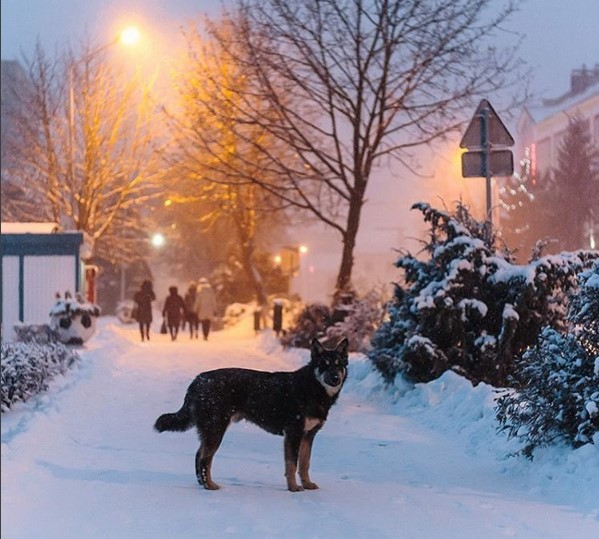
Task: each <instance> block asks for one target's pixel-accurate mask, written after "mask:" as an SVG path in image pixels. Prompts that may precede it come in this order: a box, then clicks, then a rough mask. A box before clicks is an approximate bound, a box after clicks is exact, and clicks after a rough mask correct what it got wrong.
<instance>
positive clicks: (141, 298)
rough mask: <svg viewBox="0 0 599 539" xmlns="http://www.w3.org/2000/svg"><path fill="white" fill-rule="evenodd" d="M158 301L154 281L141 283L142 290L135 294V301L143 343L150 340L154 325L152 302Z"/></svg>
mask: <svg viewBox="0 0 599 539" xmlns="http://www.w3.org/2000/svg"><path fill="white" fill-rule="evenodd" d="M155 299H156V294H154V289H153V287H152V281H149V280H145V281H144V282H143V283H141V287H140V289H139V290H138V291H137V292H135V295H134V296H133V301H134V302H135V307H134V314H135V316H134V318H135V319H136V320H137V322H138V324H139V332H140V333H141V341H142V342H143V341H144V340H146V339H147V340H148V341H149V340H150V325H151V324H152V302H153V301H154V300H155Z"/></svg>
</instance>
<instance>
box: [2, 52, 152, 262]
mask: <svg viewBox="0 0 599 539" xmlns="http://www.w3.org/2000/svg"><path fill="white" fill-rule="evenodd" d="M27 68H28V74H29V79H30V91H29V92H27V93H25V94H24V95H22V96H21V97H22V99H23V102H22V103H21V104H20V106H19V107H18V111H19V112H18V117H16V118H14V121H15V125H16V126H17V127H18V128H17V129H15V133H17V136H15V137H13V138H12V139H11V141H10V148H11V152H12V155H13V156H14V165H13V169H12V170H11V178H12V181H13V182H14V183H15V184H16V185H18V186H20V188H21V189H22V190H23V191H24V194H25V197H26V198H28V199H29V200H32V201H35V207H34V208H33V210H34V214H33V215H23V216H22V217H23V218H30V219H32V220H39V219H40V218H42V219H50V220H52V221H55V222H57V223H59V224H61V225H62V226H63V227H64V228H65V229H75V230H81V231H83V232H85V233H86V237H87V239H88V241H89V242H90V245H91V248H92V253H93V255H94V256H98V257H101V258H104V259H106V260H110V261H120V262H122V261H125V260H128V259H131V257H132V256H135V254H140V253H142V252H143V251H144V248H145V246H144V242H143V241H141V238H143V237H144V236H145V232H144V231H143V225H142V217H143V207H144V204H145V203H146V202H148V201H149V200H151V199H152V197H153V196H154V195H155V194H156V192H157V184H156V183H155V182H154V179H155V178H156V177H157V174H158V173H159V166H158V163H157V161H156V159H155V158H154V155H155V152H154V149H155V146H156V143H155V136H154V133H153V132H152V130H151V129H150V120H151V119H152V110H151V102H150V99H149V94H148V88H147V87H146V86H145V85H144V84H142V83H141V80H140V79H139V78H138V77H137V76H131V75H130V74H128V73H125V72H123V71H119V70H118V69H117V68H116V67H113V66H112V65H111V64H110V63H109V62H108V59H107V55H106V50H104V49H102V48H100V49H97V48H95V49H94V48H92V47H91V46H84V48H83V51H82V52H81V54H80V55H79V56H75V55H74V54H73V53H72V52H69V53H68V54H66V55H65V56H64V57H63V58H61V59H59V60H58V61H55V60H50V59H49V57H48V56H47V55H46V54H45V53H44V51H43V49H42V48H41V47H40V46H39V45H38V46H37V48H36V50H35V52H34V55H33V58H32V60H30V61H28V62H27ZM69 90H71V91H72V93H71V92H69ZM69 94H71V96H72V99H69Z"/></svg>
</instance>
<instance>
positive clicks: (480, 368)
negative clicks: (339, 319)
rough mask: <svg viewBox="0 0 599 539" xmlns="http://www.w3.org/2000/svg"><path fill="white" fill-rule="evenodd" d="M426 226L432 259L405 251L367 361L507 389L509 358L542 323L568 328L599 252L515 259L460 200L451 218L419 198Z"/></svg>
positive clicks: (424, 376) (416, 376)
mask: <svg viewBox="0 0 599 539" xmlns="http://www.w3.org/2000/svg"><path fill="white" fill-rule="evenodd" d="M413 208H415V209H418V210H419V211H421V212H422V214H423V216H424V220H425V222H428V223H429V224H430V238H429V241H428V243H427V244H426V245H425V248H424V253H425V255H426V256H424V257H422V258H417V257H415V256H412V255H411V254H409V253H407V254H405V255H403V256H401V257H400V258H399V260H398V261H397V263H396V266H397V267H398V268H400V269H402V270H403V282H400V283H396V286H395V293H394V297H393V299H392V300H391V302H389V304H388V307H387V315H388V320H387V321H386V322H384V323H383V324H382V325H381V327H380V328H379V329H378V330H377V331H376V332H375V334H374V335H373V338H372V349H371V351H370V352H369V354H368V355H369V358H370V359H371V361H372V362H373V363H374V365H375V366H376V367H377V368H378V370H379V371H380V372H381V373H382V374H383V375H384V376H385V378H386V379H387V380H389V381H392V380H393V379H394V378H395V376H396V375H397V373H399V372H402V373H403V374H404V375H405V376H406V378H408V379H409V380H412V381H416V382H428V381H430V380H433V379H435V378H437V377H439V376H440V375H441V374H442V373H443V372H445V371H446V370H448V369H452V370H454V371H456V372H458V373H460V374H462V375H463V376H465V377H467V378H469V379H470V380H471V381H472V382H474V383H478V382H480V381H484V382H486V383H489V384H491V385H494V386H498V387H504V386H505V385H506V384H507V381H508V377H509V375H510V374H511V373H512V371H513V358H514V356H516V355H518V354H521V353H522V352H523V351H524V350H525V349H526V348H527V347H528V346H530V345H532V344H534V343H535V342H536V340H537V338H538V335H539V332H540V330H541V328H542V327H543V326H551V327H554V328H555V329H558V330H559V329H563V328H564V327H565V324H566V314H567V312H566V310H567V295H568V293H569V292H571V291H572V290H574V289H575V288H576V286H577V277H576V276H577V273H579V272H580V271H581V270H583V269H584V268H587V267H589V266H590V265H591V263H592V260H593V259H597V258H598V257H599V254H598V253H597V252H591V251H578V252H574V253H562V254H561V255H553V256H545V257H542V258H538V259H537V260H534V261H532V262H530V263H529V264H526V265H517V264H515V263H514V262H513V258H512V256H511V255H510V253H509V252H508V251H506V250H505V249H503V250H502V249H500V248H499V247H498V246H497V245H496V241H495V237H494V235H493V234H491V233H490V231H489V227H488V223H479V222H478V221H476V220H475V219H473V218H472V217H471V216H470V214H469V212H468V210H467V209H466V208H465V207H464V206H463V205H461V204H458V205H457V207H456V211H455V213H453V214H450V213H448V212H444V211H439V210H436V209H434V208H432V207H431V206H429V205H428V204H426V203H417V204H414V206H413Z"/></svg>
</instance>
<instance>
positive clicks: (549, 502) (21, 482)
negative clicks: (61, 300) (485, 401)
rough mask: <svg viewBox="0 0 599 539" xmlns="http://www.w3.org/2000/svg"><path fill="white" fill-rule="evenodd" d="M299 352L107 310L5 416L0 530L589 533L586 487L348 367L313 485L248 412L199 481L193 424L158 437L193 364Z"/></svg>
mask: <svg viewBox="0 0 599 539" xmlns="http://www.w3.org/2000/svg"><path fill="white" fill-rule="evenodd" d="M306 353H307V352H304V351H301V352H300V351H293V352H290V353H284V352H282V351H281V349H280V348H279V347H278V345H277V344H276V343H275V341H274V340H271V339H269V337H268V336H265V337H259V338H256V337H254V336H253V335H252V334H251V332H250V331H249V330H248V331H244V330H243V328H240V329H236V330H227V331H223V332H219V333H214V334H213V335H212V337H211V340H210V341H209V342H207V343H205V342H203V341H189V338H188V336H187V335H186V334H184V335H182V336H181V337H180V340H179V341H178V342H176V343H171V342H170V340H167V338H166V337H165V336H160V335H154V336H153V340H152V342H151V343H145V344H142V343H141V342H137V332H136V331H135V329H134V328H131V327H123V326H120V325H119V324H118V323H115V322H114V320H113V319H108V321H106V320H105V319H103V324H102V325H101V331H100V332H99V334H98V335H97V336H96V337H94V339H93V340H92V342H91V343H90V345H89V347H88V349H86V350H84V351H83V352H82V357H83V358H84V361H83V366H82V367H81V368H80V369H78V370H77V371H75V372H73V373H71V374H69V376H68V377H67V379H66V380H64V381H63V382H61V383H59V384H57V386H58V387H55V388H54V389H53V391H52V392H50V393H49V394H48V395H46V396H44V397H42V398H40V399H38V400H37V401H36V402H35V403H31V404H28V405H25V406H21V407H19V408H18V409H17V410H14V411H11V412H9V413H7V414H4V415H3V418H2V420H3V421H2V539H42V538H43V539H67V538H68V539H71V538H73V539H75V538H81V539H120V538H122V539H135V538H139V539H162V538H175V539H178V538H181V539H187V538H212V537H215V538H216V537H240V538H249V539H251V538H258V537H260V538H270V537H272V538H279V537H280V538H285V539H290V538H298V539H299V538H302V539H303V538H354V537H355V538H373V539H376V538H387V537H389V538H410V539H412V538H413V539H416V538H418V539H428V538H430V539H437V538H439V539H441V538H459V539H482V538H484V539H494V538H504V537H518V538H526V539H537V538H538V539H551V538H556V539H558V538H559V539H564V538H573V539H574V538H589V539H591V538H597V537H599V509H598V507H599V502H598V501H597V499H595V500H592V499H591V500H588V499H586V497H585V496H578V497H577V496H576V495H575V493H573V490H574V489H575V487H572V488H570V486H569V485H567V484H565V485H564V489H565V492H564V493H563V495H562V492H561V490H560V485H559V484H558V485H555V484H552V483H551V481H549V485H547V480H545V481H540V480H539V481H536V480H535V477H534V474H531V473H530V464H528V463H526V464H522V465H520V466H522V469H523V470H529V471H528V472H525V473H524V474H523V475H522V476H520V475H519V474H518V473H517V471H518V468H517V467H516V464H513V459H512V461H504V462H501V461H499V460H498V459H497V458H496V452H494V451H492V450H488V451H482V450H480V445H481V443H482V442H481V440H479V441H478V442H477V439H476V436H474V437H473V434H472V432H473V431H472V429H467V428H464V429H463V430H462V432H461V433H460V432H456V430H455V429H454V428H452V423H451V422H452V421H453V420H452V419H451V418H450V419H446V420H445V421H444V420H443V418H441V417H440V416H439V415H438V414H437V415H434V414H432V413H429V414H428V415H427V414H426V413H424V412H421V411H419V410H418V407H417V406H415V405H414V402H412V401H409V399H406V401H405V402H404V403H403V404H404V405H405V406H406V407H407V408H409V409H406V413H402V410H401V407H402V401H403V399H400V401H399V402H398V403H397V406H394V405H393V403H392V402H391V400H390V399H389V400H385V399H380V400H379V399H373V398H372V397H371V398H368V397H367V396H368V394H369V392H368V391H367V390H366V389H364V386H365V385H367V384H365V383H361V382H363V380H357V379H353V378H350V380H349V381H348V384H347V386H346V388H344V390H343V393H342V395H341V398H340V399H339V403H338V404H337V405H336V406H335V407H334V408H333V409H332V410H331V413H330V416H329V421H328V422H327V425H326V426H325V427H324V429H323V430H322V432H321V433H319V435H318V436H317V438H316V441H315V444H314V453H313V458H312V477H313V479H314V480H315V481H316V482H317V483H318V484H319V485H320V487H321V488H320V490H317V491H311V492H302V493H293V494H292V493H289V492H287V491H286V490H285V481H284V477H283V450H282V438H280V437H275V436H272V435H270V434H267V433H264V432H262V431H260V430H258V429H257V428H255V427H253V426H252V425H250V424H247V423H239V424H235V425H233V426H232V427H231V428H230V429H229V431H228V432H227V435H226V436H225V439H224V441H223V444H222V446H221V449H220V450H219V452H218V454H217V456H216V458H215V461H214V466H213V475H214V478H215V480H216V481H217V482H219V483H220V484H221V486H222V489H221V490H220V491H216V492H207V491H204V490H202V489H200V488H199V487H198V485H197V483H196V480H195V476H194V455H195V451H196V449H197V439H196V435H195V432H194V431H188V432H186V433H164V434H158V433H156V432H154V431H153V430H152V425H153V422H154V420H155V419H156V417H157V416H158V415H160V414H161V413H163V412H167V411H174V410H176V409H178V408H179V406H180V404H181V402H182V399H183V395H184V392H185V389H186V388H187V385H188V384H189V382H190V381H191V379H192V378H193V377H194V376H195V375H196V374H197V373H198V372H200V371H202V370H206V369H209V368H215V367H222V366H232V365H236V366H242V367H252V368H259V369H265V370H291V369H294V368H296V367H298V366H299V365H301V364H302V363H303V362H304V361H306V360H307V355H305V354H306ZM358 363H359V364H358ZM358 363H356V371H359V372H358V374H359V375H360V376H362V377H363V378H364V377H365V374H364V372H365V369H366V367H365V365H364V363H363V362H358ZM351 370H352V364H350V372H351ZM352 376H354V375H353V374H352ZM455 410H457V411H458V412H459V403H456V405H455ZM462 415H463V414H462ZM475 415H477V416H478V418H480V410H479V411H477V412H476V414H475ZM454 420H455V419H454ZM476 420H477V418H475V419H474V421H476ZM435 422H437V423H438V425H437V427H438V426H439V425H441V428H432V426H435V425H434V423H435ZM456 425H462V423H460V422H457V423H456ZM478 437H479V438H481V437H482V438H484V440H487V439H489V440H492V439H493V434H492V433H491V434H489V433H480V434H479V435H478ZM590 449H591V451H596V450H597V448H596V447H592V448H590ZM591 456H592V457H595V456H596V455H591ZM590 462H591V463H592V464H593V466H595V467H591V468H590V470H589V473H590V474H591V475H590V477H589V481H592V483H585V484H582V485H580V488H582V489H586V491H588V492H590V493H591V494H590V495H594V494H596V493H597V487H596V486H595V485H596V481H595V480H594V478H595V479H596V478H599V473H598V470H597V465H596V462H597V461H596V460H595V459H594V458H592V459H591V460H590ZM527 467H528V468H527ZM593 474H595V475H593ZM549 479H550V478H549ZM585 500H586V501H585ZM572 503H573V504H574V505H572Z"/></svg>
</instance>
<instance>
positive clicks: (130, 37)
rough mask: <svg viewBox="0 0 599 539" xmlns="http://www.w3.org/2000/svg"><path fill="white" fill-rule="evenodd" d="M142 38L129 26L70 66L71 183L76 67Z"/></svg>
mask: <svg viewBox="0 0 599 539" xmlns="http://www.w3.org/2000/svg"><path fill="white" fill-rule="evenodd" d="M140 38H141V34H140V32H139V30H138V29H137V28H136V27H135V26H128V27H127V28H125V29H124V30H123V31H122V32H121V33H120V34H119V35H117V36H116V37H115V38H114V39H113V40H112V41H110V42H109V43H106V44H105V45H102V46H101V47H98V48H97V49H94V50H93V51H90V52H89V53H87V54H86V55H85V56H84V57H83V58H80V59H79V60H77V61H76V62H73V63H71V65H69V69H68V77H69V175H70V181H71V182H73V181H74V180H75V88H74V70H75V66H76V65H78V64H80V63H82V62H89V61H90V60H91V59H92V58H93V57H94V56H96V55H98V54H100V53H101V52H103V51H105V50H106V49H108V48H110V47H112V46H113V45H116V44H117V43H123V44H124V45H127V46H131V45H135V44H137V43H138V42H139V40H140Z"/></svg>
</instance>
